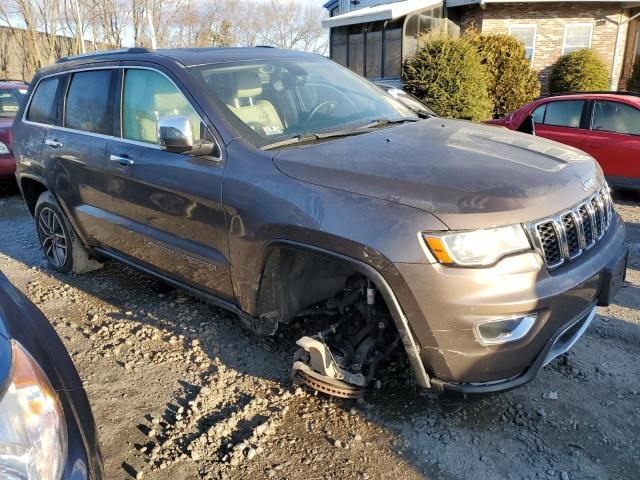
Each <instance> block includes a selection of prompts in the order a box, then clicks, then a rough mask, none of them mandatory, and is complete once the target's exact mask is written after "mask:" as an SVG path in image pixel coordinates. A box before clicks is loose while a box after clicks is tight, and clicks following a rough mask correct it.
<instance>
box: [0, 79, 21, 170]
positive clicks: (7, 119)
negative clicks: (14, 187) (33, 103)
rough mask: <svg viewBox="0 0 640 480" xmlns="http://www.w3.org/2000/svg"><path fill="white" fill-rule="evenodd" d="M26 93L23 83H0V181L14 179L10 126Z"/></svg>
mask: <svg viewBox="0 0 640 480" xmlns="http://www.w3.org/2000/svg"><path fill="white" fill-rule="evenodd" d="M26 93H27V85H26V84H24V83H13V82H0V181H3V180H7V179H10V180H13V179H14V173H15V171H16V161H15V159H14V158H13V151H12V149H11V125H12V124H13V119H14V117H15V116H16V114H17V113H18V109H19V108H20V105H21V104H22V101H23V100H24V98H25V95H26Z"/></svg>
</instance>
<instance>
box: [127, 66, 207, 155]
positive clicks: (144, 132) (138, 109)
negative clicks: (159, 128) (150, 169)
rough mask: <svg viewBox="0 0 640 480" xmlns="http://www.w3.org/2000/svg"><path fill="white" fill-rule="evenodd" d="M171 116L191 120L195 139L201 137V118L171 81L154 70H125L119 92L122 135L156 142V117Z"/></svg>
mask: <svg viewBox="0 0 640 480" xmlns="http://www.w3.org/2000/svg"><path fill="white" fill-rule="evenodd" d="M173 115H185V116H187V117H188V118H189V119H191V128H192V130H193V135H194V137H195V138H194V139H195V140H201V139H202V135H203V130H204V129H203V126H202V125H201V121H200V117H199V116H198V114H197V113H196V112H195V110H194V109H193V107H192V106H191V105H190V104H189V102H188V100H187V99H186V98H185V97H184V95H183V94H182V93H181V92H180V90H178V89H177V88H176V86H175V85H174V84H173V83H171V82H170V81H169V80H168V79H167V78H166V77H165V76H164V75H161V74H160V73H158V72H154V71H153V70H142V69H128V70H126V72H125V77H124V92H123V95H122V137H123V138H127V139H129V140H137V141H139V142H146V143H157V141H158V135H157V132H156V124H157V122H158V120H160V119H161V118H165V117H170V116H173Z"/></svg>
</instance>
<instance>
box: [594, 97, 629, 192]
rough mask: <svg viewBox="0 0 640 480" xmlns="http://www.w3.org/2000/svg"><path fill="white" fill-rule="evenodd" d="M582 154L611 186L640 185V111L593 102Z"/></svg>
mask: <svg viewBox="0 0 640 480" xmlns="http://www.w3.org/2000/svg"><path fill="white" fill-rule="evenodd" d="M590 127H591V128H590V129H589V130H588V131H587V132H586V135H585V141H584V151H585V152H587V153H589V154H590V155H592V156H593V157H594V158H595V159H596V160H597V161H598V163H599V164H600V166H601V167H602V170H603V171H604V174H605V175H606V176H607V177H608V178H609V179H610V180H611V181H612V183H614V184H626V183H629V184H633V183H635V184H639V183H640V110H639V109H637V108H635V107H633V106H632V105H629V104H626V103H623V102H616V101H613V100H595V101H594V102H593V109H592V112H591V122H590Z"/></svg>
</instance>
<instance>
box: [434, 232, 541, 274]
mask: <svg viewBox="0 0 640 480" xmlns="http://www.w3.org/2000/svg"><path fill="white" fill-rule="evenodd" d="M423 236H424V239H425V241H426V242H427V245H428V246H429V249H430V250H431V253H433V255H434V256H435V257H436V259H437V260H438V261H439V262H440V263H442V264H444V265H457V266H461V267H480V266H486V265H492V264H493V263H495V262H496V261H498V260H499V259H500V258H502V257H504V256H505V255H509V254H510V253H515V252H521V251H525V250H531V244H530V243H529V239H528V238H527V235H526V233H525V232H524V229H523V228H522V226H521V225H511V226H509V227H500V228H491V229H487V230H473V231H468V232H457V233H456V232H442V233H424V234H423Z"/></svg>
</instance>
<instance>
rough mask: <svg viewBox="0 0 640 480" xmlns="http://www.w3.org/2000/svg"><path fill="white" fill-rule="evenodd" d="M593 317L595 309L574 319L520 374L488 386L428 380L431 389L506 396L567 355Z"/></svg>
mask: <svg viewBox="0 0 640 480" xmlns="http://www.w3.org/2000/svg"><path fill="white" fill-rule="evenodd" d="M595 315H596V308H595V305H593V306H591V307H590V310H588V311H587V312H585V313H583V314H582V315H580V316H579V317H578V318H577V319H575V318H574V319H573V320H571V321H570V322H568V323H567V324H566V325H565V326H564V327H563V328H562V329H560V330H559V331H558V332H557V333H556V334H555V335H554V336H553V337H551V338H550V339H549V341H548V342H547V344H546V345H545V347H544V348H543V349H542V351H541V352H540V353H539V354H538V355H537V356H536V358H535V360H534V361H533V363H532V364H531V366H529V368H527V370H525V371H524V372H523V373H522V374H520V375H516V376H514V377H512V378H508V379H505V380H497V381H493V382H487V383H457V382H447V381H443V380H439V379H437V378H432V379H431V385H432V386H433V388H434V389H436V390H438V391H440V392H443V393H461V394H465V395H486V394H491V393H498V392H506V391H509V390H513V389H514V388H518V387H520V386H522V385H524V384H525V383H528V382H530V381H531V380H533V379H534V378H535V377H536V375H537V374H538V372H539V371H540V369H542V367H544V366H546V365H547V364H549V363H550V362H551V361H552V360H554V359H555V358H557V357H559V356H560V355H562V354H563V353H566V352H568V351H569V350H570V349H571V347H573V345H574V344H575V343H576V342H577V341H578V340H579V339H580V337H581V336H582V335H583V334H584V332H585V331H586V330H587V328H589V325H591V322H592V320H593V318H594V317H595Z"/></svg>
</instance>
